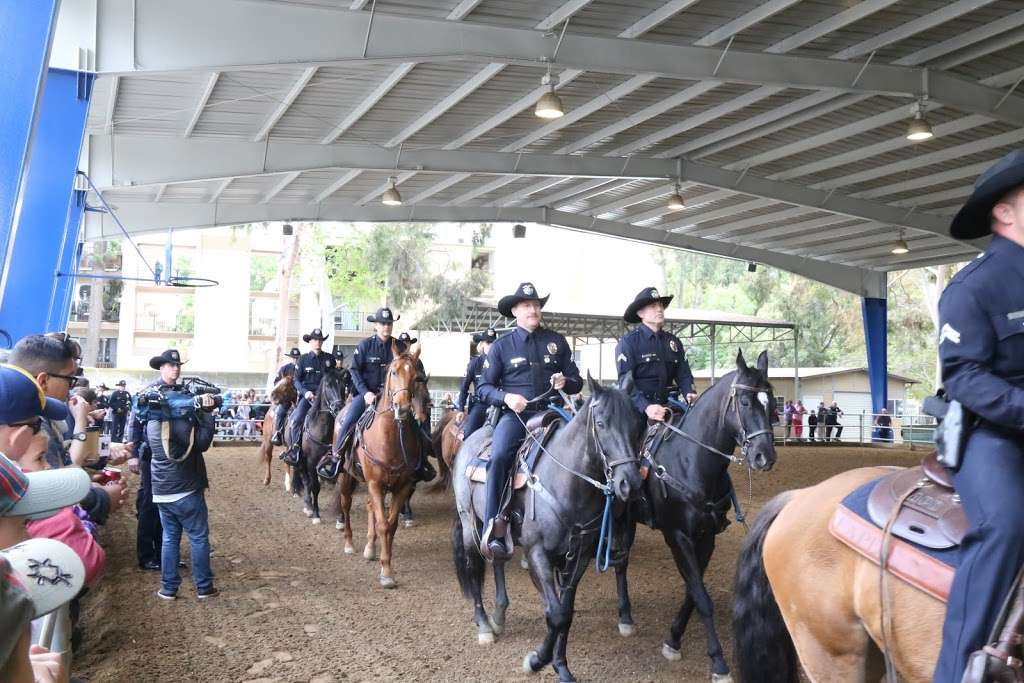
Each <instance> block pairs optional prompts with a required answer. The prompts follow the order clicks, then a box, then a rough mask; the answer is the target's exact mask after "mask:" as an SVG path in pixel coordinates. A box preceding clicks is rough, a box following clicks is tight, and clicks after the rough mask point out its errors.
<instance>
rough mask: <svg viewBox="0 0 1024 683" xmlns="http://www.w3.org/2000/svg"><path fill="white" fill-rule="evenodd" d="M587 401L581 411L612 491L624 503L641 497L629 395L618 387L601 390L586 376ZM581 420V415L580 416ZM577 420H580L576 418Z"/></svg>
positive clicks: (599, 386) (601, 388) (633, 421)
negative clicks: (588, 395) (588, 393)
mask: <svg viewBox="0 0 1024 683" xmlns="http://www.w3.org/2000/svg"><path fill="white" fill-rule="evenodd" d="M587 386H588V387H590V398H589V399H588V400H587V403H586V405H585V406H584V407H583V409H582V411H581V412H583V413H585V415H586V419H587V422H588V428H589V430H590V432H591V436H592V437H593V441H594V444H595V446H596V449H597V452H598V453H599V454H600V455H601V460H602V462H601V463H600V464H601V467H602V468H603V470H604V474H605V478H606V481H607V482H608V485H609V486H611V489H612V491H613V492H614V493H615V495H616V496H617V497H618V498H619V500H621V501H623V502H628V501H630V500H633V499H634V498H637V497H638V496H639V495H640V491H641V488H642V487H643V481H642V480H641V478H640V461H639V460H638V459H637V457H636V444H635V443H634V435H635V433H636V429H635V426H636V415H635V411H634V410H633V404H632V403H631V402H630V400H629V394H627V393H626V392H625V391H623V390H622V389H619V388H617V387H604V386H601V384H600V383H599V382H595V381H594V378H593V377H591V376H590V373H589V372H588V373H587ZM581 417H582V415H581ZM577 419H579V418H577Z"/></svg>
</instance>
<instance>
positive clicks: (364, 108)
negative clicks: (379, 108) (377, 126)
mask: <svg viewBox="0 0 1024 683" xmlns="http://www.w3.org/2000/svg"><path fill="white" fill-rule="evenodd" d="M415 66H416V62H404V63H402V64H399V65H398V66H396V67H395V69H394V71H392V72H391V73H390V74H388V76H387V78H385V79H384V80H383V81H381V82H380V84H378V85H377V87H376V88H374V89H373V90H372V91H371V92H370V94H368V95H367V96H366V97H364V98H363V99H362V101H361V102H359V104H357V105H356V106H355V107H354V108H353V109H352V111H350V112H349V113H348V114H346V115H345V118H343V119H342V120H341V121H340V122H339V123H338V125H336V126H335V127H334V128H332V129H331V132H329V133H328V134H327V135H325V136H324V139H323V140H321V141H320V144H322V145H329V144H331V143H332V142H334V141H335V140H337V139H338V138H339V137H341V135H342V134H344V132H345V131H347V130H348V129H349V128H351V127H352V126H354V125H355V123H356V122H357V121H358V120H359V119H361V118H363V117H364V116H365V115H366V112H368V111H370V110H371V109H373V108H374V107H375V106H376V105H377V103H378V102H380V101H381V99H383V98H384V96H385V95H387V94H388V93H389V92H391V89H392V88H394V87H395V86H396V85H398V82H399V81H400V80H402V79H403V78H405V76H406V74H408V73H409V72H410V71H412V70H413V67H415Z"/></svg>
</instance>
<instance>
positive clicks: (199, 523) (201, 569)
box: [157, 491, 213, 593]
mask: <svg viewBox="0 0 1024 683" xmlns="http://www.w3.org/2000/svg"><path fill="white" fill-rule="evenodd" d="M157 507H158V508H159V509H160V521H161V522H163V525H164V545H163V551H162V553H161V554H160V572H161V577H160V578H161V583H162V584H163V586H162V587H163V589H164V592H167V593H177V592H178V587H179V586H180V585H181V575H180V574H178V560H179V559H180V554H181V548H180V546H181V531H182V529H184V530H185V533H186V534H188V541H189V545H191V546H192V579H193V580H194V581H195V583H196V590H197V591H204V590H209V589H210V588H213V571H212V570H211V569H210V522H209V518H208V516H207V510H206V497H205V496H204V495H203V492H202V491H195V492H193V493H191V494H189V495H187V496H185V497H184V498H182V499H181V500H178V501H175V502H173V503H157Z"/></svg>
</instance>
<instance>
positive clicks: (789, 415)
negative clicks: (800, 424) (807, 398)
mask: <svg viewBox="0 0 1024 683" xmlns="http://www.w3.org/2000/svg"><path fill="white" fill-rule="evenodd" d="M782 417H783V419H785V420H786V438H787V439H788V438H789V437H790V435H791V434H792V432H793V402H792V401H786V405H785V406H784V407H783V408H782Z"/></svg>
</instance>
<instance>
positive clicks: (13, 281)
mask: <svg viewBox="0 0 1024 683" xmlns="http://www.w3.org/2000/svg"><path fill="white" fill-rule="evenodd" d="M94 79H95V76H94V75H93V74H85V73H80V72H77V71H66V70H63V69H50V72H49V75H48V76H47V80H46V89H45V91H44V92H43V101H42V106H41V108H40V112H39V117H38V121H37V124H36V129H37V130H36V136H35V140H34V142H33V146H32V158H31V160H30V161H29V168H28V174H27V176H26V179H25V185H24V187H23V189H22V206H21V212H20V216H19V217H18V223H17V227H16V229H15V232H14V235H13V236H12V239H11V240H10V244H9V246H8V250H7V272H6V275H7V283H6V286H5V287H4V289H3V292H2V295H0V328H2V329H4V330H6V331H7V332H8V333H9V334H10V335H11V336H12V337H13V338H14V339H15V340H17V339H19V338H21V337H23V336H25V335H27V334H38V333H40V332H49V331H53V328H52V327H49V326H48V325H49V324H50V323H52V322H53V320H51V315H50V310H49V308H50V306H49V304H50V302H51V301H56V300H58V299H63V289H64V288H69V287H72V286H73V285H74V282H73V280H72V278H70V277H62V278H60V279H61V280H68V282H66V283H65V282H61V283H58V285H57V286H56V287H55V286H54V279H55V278H57V272H58V269H59V268H60V266H61V261H62V260H65V261H66V259H67V252H68V250H70V251H72V252H73V251H74V249H75V245H76V243H77V241H78V235H79V227H80V226H81V218H82V214H81V211H80V210H77V208H76V207H75V205H74V203H73V201H72V200H73V197H72V194H73V190H74V184H75V173H76V171H77V169H78V157H79V153H80V150H81V148H82V139H83V137H84V135H85V120H86V115H87V113H88V110H89V97H90V96H91V94H92V84H93V80H94ZM61 315H63V312H61Z"/></svg>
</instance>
